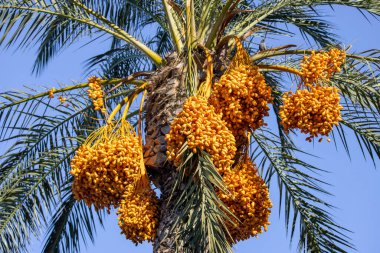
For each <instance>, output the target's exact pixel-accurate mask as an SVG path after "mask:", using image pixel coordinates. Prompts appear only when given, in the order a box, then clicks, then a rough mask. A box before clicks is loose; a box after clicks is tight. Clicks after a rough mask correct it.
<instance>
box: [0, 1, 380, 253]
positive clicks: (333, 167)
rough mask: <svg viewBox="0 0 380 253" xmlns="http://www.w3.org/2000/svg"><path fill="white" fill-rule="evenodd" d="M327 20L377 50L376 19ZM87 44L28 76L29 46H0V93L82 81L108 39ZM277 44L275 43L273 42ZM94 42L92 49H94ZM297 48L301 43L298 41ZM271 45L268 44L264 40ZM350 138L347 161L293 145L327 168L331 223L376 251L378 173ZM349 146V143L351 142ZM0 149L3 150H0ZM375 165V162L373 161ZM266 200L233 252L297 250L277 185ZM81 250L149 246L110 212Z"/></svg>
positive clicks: (342, 16) (366, 252)
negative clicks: (266, 208) (263, 228)
mask: <svg viewBox="0 0 380 253" xmlns="http://www.w3.org/2000/svg"><path fill="white" fill-rule="evenodd" d="M330 13H331V17H330V20H331V21H333V22H334V23H335V24H336V25H337V26H336V27H337V28H338V33H339V34H340V35H341V39H342V41H343V42H344V43H345V44H346V45H347V44H352V45H353V48H352V50H353V51H360V50H364V49H370V48H380V46H379V45H380V44H379V41H380V23H379V21H376V20H375V19H373V18H371V19H370V20H371V22H372V23H368V22H367V21H366V20H365V19H364V18H363V17H362V15H361V14H360V13H359V12H358V11H356V10H354V9H348V8H336V9H335V12H330ZM99 43H100V41H99V42H97V43H96V44H92V45H91V46H89V47H84V48H80V49H78V47H76V48H75V47H73V48H69V49H68V50H66V51H64V52H63V53H62V54H60V55H59V56H58V57H56V59H55V60H54V61H53V62H52V63H51V64H50V65H49V67H48V68H47V69H46V70H45V71H44V72H43V73H42V75H41V76H39V77H35V76H32V75H31V69H32V64H33V61H34V57H35V56H34V53H35V51H34V50H28V51H22V50H20V51H17V52H15V48H10V49H8V50H2V49H0V60H1V62H2V66H1V68H0V76H1V78H0V91H6V90H10V89H22V85H27V86H34V85H41V86H50V87H53V86H55V87H57V86H58V85H57V83H59V82H63V83H66V84H70V83H71V82H72V81H83V80H85V78H86V77H85V76H84V73H83V69H84V67H83V66H84V64H83V62H84V60H86V59H88V58H89V57H91V56H93V55H95V54H96V53H100V52H103V50H104V49H105V48H106V47H107V43H106V42H105V43H103V44H99ZM275 43H276V45H278V44H280V42H275ZM95 45H96V47H95ZM299 45H300V46H306V45H304V44H299ZM268 46H269V47H270V46H271V44H268ZM354 143H355V141H354V139H353V138H352V142H351V143H350V146H351V151H352V159H351V161H350V160H349V159H348V157H347V155H346V154H345V152H344V150H343V148H342V147H338V151H337V150H336V149H335V147H334V145H333V144H332V143H330V144H329V143H327V142H323V143H318V144H315V145H313V144H310V143H307V142H305V141H304V137H303V136H301V137H300V140H299V141H298V144H299V145H300V147H301V148H302V149H303V150H305V151H307V152H311V153H313V154H315V155H317V156H319V157H320V158H318V159H317V158H313V159H310V160H309V162H310V163H312V164H315V165H317V166H319V167H320V168H323V169H327V170H329V171H331V173H329V174H323V178H324V179H325V180H326V181H327V182H329V183H330V184H331V185H332V186H331V187H328V190H329V191H330V192H332V193H334V195H335V196H333V197H329V198H328V200H329V202H330V203H333V204H334V205H335V206H336V207H338V208H337V209H335V210H332V213H333V215H334V217H335V219H336V221H337V222H338V223H339V224H341V225H343V226H344V227H346V228H348V229H350V230H351V231H353V233H352V234H351V238H352V242H353V243H354V244H355V246H356V247H357V249H358V251H357V252H360V253H378V252H380V243H379V239H380V238H379V232H378V228H379V227H380V218H379V213H380V197H379V196H380V172H379V170H376V169H375V168H374V166H373V164H372V163H371V162H370V161H365V160H364V159H363V157H362V155H361V152H360V149H359V147H358V146H357V145H355V144H354ZM351 144H352V145H351ZM0 151H3V149H1V148H0ZM377 164H378V166H379V165H380V163H379V162H377ZM272 188H273V189H271V198H272V200H273V203H274V207H273V210H272V215H271V222H272V224H271V225H270V226H269V231H268V232H266V233H264V234H262V235H260V236H259V238H252V239H250V240H248V241H245V242H241V243H239V244H237V245H236V247H235V252H236V253H248V252H256V253H259V252H269V253H277V252H279V253H288V252H289V253H293V252H296V248H297V240H298V237H297V235H296V236H295V240H294V243H293V244H292V245H291V246H290V244H289V238H288V237H287V235H286V232H285V226H284V220H283V219H282V218H279V212H278V197H277V196H278V194H277V185H276V183H273V186H272ZM40 245H41V242H39V241H37V240H34V241H33V242H32V250H31V252H32V253H37V252H40ZM82 252H83V253H103V252H114V253H118V252H129V253H138V252H151V247H150V245H149V244H143V245H141V246H138V247H135V246H134V245H133V244H132V243H130V242H129V241H127V240H126V239H125V238H124V237H123V235H120V230H119V227H118V226H117V221H116V216H115V215H114V214H112V215H110V216H109V217H108V218H107V220H106V223H105V230H103V229H102V228H100V226H99V229H98V234H97V238H96V244H95V245H88V247H87V248H84V247H83V248H82Z"/></svg>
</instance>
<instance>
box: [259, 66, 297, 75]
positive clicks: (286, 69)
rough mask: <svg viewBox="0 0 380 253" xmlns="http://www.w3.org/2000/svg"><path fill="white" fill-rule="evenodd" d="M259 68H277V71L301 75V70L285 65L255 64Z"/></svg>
mask: <svg viewBox="0 0 380 253" xmlns="http://www.w3.org/2000/svg"><path fill="white" fill-rule="evenodd" d="M256 66H257V67H258V68H259V69H272V70H278V71H284V72H289V73H292V74H295V75H298V76H300V77H302V72H301V71H299V70H298V69H294V68H290V67H286V66H279V65H260V64H259V65H256Z"/></svg>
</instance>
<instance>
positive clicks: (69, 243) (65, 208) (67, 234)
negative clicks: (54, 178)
mask: <svg viewBox="0 0 380 253" xmlns="http://www.w3.org/2000/svg"><path fill="white" fill-rule="evenodd" d="M70 179H72V178H70ZM68 183H70V180H69V181H68ZM66 190H67V193H66V194H65V196H64V197H63V198H62V202H61V203H60V205H59V206H58V208H57V210H55V213H54V215H53V217H52V218H51V219H50V221H49V226H48V230H47V233H46V235H45V238H46V239H45V244H44V247H43V249H42V252H46V253H50V252H63V253H69V252H70V253H74V252H80V249H81V247H80V246H81V244H82V243H84V244H87V243H86V238H89V239H90V241H91V242H92V243H93V242H94V240H95V232H96V228H97V223H100V224H103V223H102V220H103V218H104V215H105V213H104V211H101V210H99V211H97V212H95V210H94V209H93V208H91V207H87V206H86V205H85V203H84V202H83V201H80V202H78V201H76V200H75V199H74V197H73V195H72V193H71V184H68V185H67V189H66Z"/></svg>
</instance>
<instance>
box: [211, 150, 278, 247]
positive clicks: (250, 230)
mask: <svg viewBox="0 0 380 253" xmlns="http://www.w3.org/2000/svg"><path fill="white" fill-rule="evenodd" d="M223 181H224V183H225V184H226V186H227V189H228V192H227V193H224V192H221V191H220V192H218V197H219V198H220V200H221V201H223V203H224V204H225V205H226V206H227V207H228V209H229V210H230V211H231V213H232V214H233V215H234V216H235V217H236V218H237V219H238V220H236V218H234V217H231V219H232V221H233V222H234V224H232V223H231V222H229V223H227V224H226V225H227V229H228V232H229V233H230V235H231V237H232V239H233V242H234V243H237V242H238V241H241V240H246V239H248V238H250V237H252V236H256V235H258V234H260V233H262V232H263V231H267V228H268V225H269V224H270V222H269V215H270V208H271V207H272V202H271V201H270V199H269V189H268V187H267V186H266V184H265V182H264V180H263V179H262V178H261V177H260V176H259V175H258V173H257V169H256V166H255V165H254V163H252V161H251V160H250V158H249V157H245V158H244V160H243V161H241V162H240V163H238V165H236V166H235V167H234V168H233V169H232V170H231V171H228V172H227V173H226V174H225V175H224V176H223Z"/></svg>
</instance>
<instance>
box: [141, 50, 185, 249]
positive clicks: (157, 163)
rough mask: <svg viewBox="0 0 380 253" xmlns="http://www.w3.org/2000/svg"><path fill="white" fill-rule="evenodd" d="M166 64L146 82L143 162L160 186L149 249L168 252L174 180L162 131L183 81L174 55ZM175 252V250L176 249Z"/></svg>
mask: <svg viewBox="0 0 380 253" xmlns="http://www.w3.org/2000/svg"><path fill="white" fill-rule="evenodd" d="M168 62H170V64H169V67H165V68H163V69H161V70H159V71H158V72H157V74H156V75H155V76H153V77H152V78H151V80H150V82H149V83H148V91H149V92H148V94H149V95H148V97H147V103H146V112H147V113H146V129H145V130H146V144H145V146H144V158H145V164H146V166H147V168H148V171H149V174H150V177H151V179H152V181H153V182H154V184H155V185H156V186H157V187H158V188H159V189H160V191H161V197H160V210H161V214H160V223H159V227H158V230H157V238H156V240H155V242H154V243H153V252H155V253H171V252H176V251H175V245H174V242H175V233H173V232H171V231H170V228H171V226H172V224H173V222H174V221H175V219H176V217H177V215H176V214H175V213H174V212H173V204H172V202H171V203H168V199H169V197H170V194H171V192H172V187H173V183H174V180H175V168H173V167H172V166H171V165H170V163H169V162H167V157H166V145H167V143H166V141H165V134H167V133H168V132H169V130H170V123H171V122H172V121H173V119H174V117H175V116H176V115H177V114H178V113H179V112H180V111H181V109H182V105H183V103H184V101H185V99H186V89H185V87H184V85H183V79H182V78H183V76H184V75H183V73H182V71H183V64H182V63H181V62H179V61H176V55H172V56H171V57H170V58H168ZM177 252H178V251H177Z"/></svg>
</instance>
